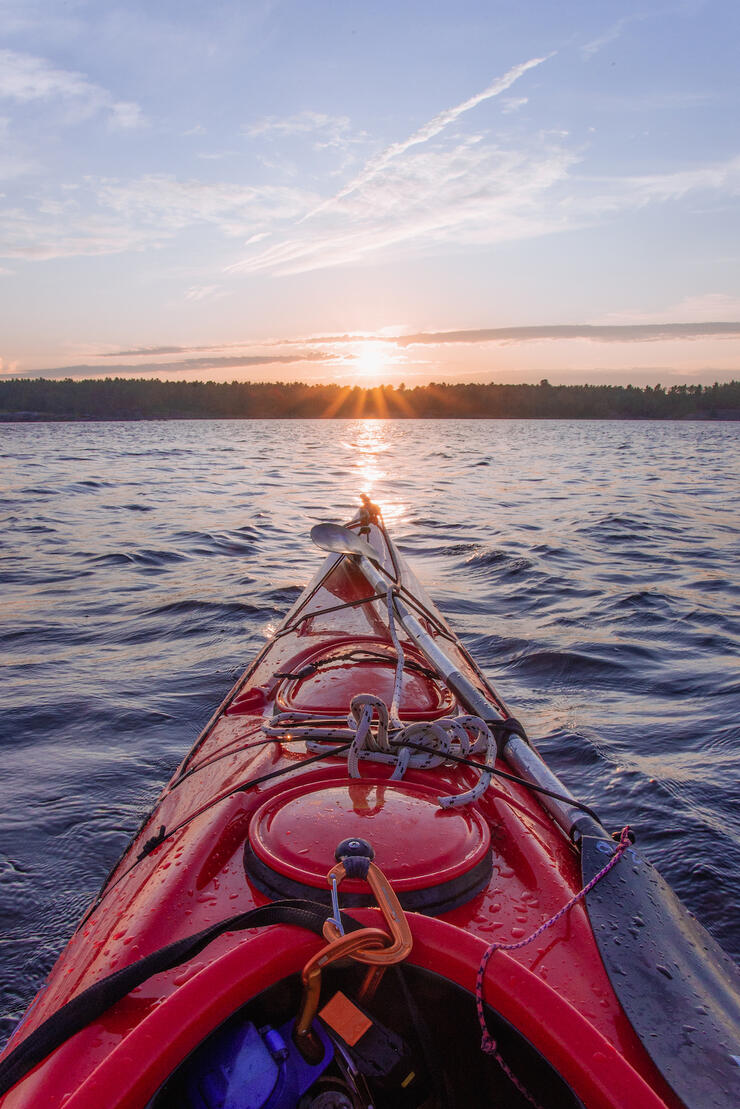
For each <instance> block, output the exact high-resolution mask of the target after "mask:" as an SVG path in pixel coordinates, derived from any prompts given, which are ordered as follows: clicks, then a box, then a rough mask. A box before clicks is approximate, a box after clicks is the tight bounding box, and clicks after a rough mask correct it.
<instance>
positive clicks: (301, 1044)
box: [293, 928, 389, 1062]
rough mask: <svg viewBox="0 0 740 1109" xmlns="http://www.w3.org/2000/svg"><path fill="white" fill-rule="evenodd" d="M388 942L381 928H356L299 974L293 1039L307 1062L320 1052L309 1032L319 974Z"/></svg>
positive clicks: (318, 993) (318, 954) (316, 1005)
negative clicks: (299, 992)
mask: <svg viewBox="0 0 740 1109" xmlns="http://www.w3.org/2000/svg"><path fill="white" fill-rule="evenodd" d="M388 939H389V937H388V934H387V933H386V932H384V931H383V930H382V928H359V929H358V930H357V931H356V932H349V933H348V934H347V935H345V936H340V935H338V936H337V938H336V939H333V940H331V941H330V942H329V943H328V944H327V945H326V947H322V948H321V950H320V951H317V952H316V954H315V955H314V956H313V957H312V958H311V959H309V960H308V962H307V963H306V965H305V967H304V968H303V971H302V973H301V980H302V982H303V997H302V999H301V1008H300V1012H299V1014H298V1019H297V1021H296V1023H295V1028H294V1029H293V1039H294V1041H295V1044H296V1047H297V1048H298V1050H299V1051H300V1053H301V1055H302V1056H303V1058H304V1059H306V1061H307V1062H316V1061H317V1060H318V1059H320V1058H321V1055H322V1053H323V1048H322V1046H321V1041H320V1040H319V1039H318V1037H317V1036H315V1035H314V1033H313V1031H312V1029H311V1025H312V1023H313V1020H314V1017H315V1016H316V1013H317V1012H318V1008H319V998H320V996H321V973H322V971H323V970H324V968H325V967H328V966H330V964H331V963H336V962H337V961H338V960H339V959H344V958H346V957H347V956H348V955H351V956H353V957H354V958H358V957H359V953H360V951H362V952H363V953H366V952H367V951H369V950H370V949H371V948H374V947H383V946H384V945H385V944H387V942H388Z"/></svg>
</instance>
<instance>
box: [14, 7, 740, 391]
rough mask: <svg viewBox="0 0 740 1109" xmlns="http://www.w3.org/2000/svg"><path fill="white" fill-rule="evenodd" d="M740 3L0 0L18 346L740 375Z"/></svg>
mask: <svg viewBox="0 0 740 1109" xmlns="http://www.w3.org/2000/svg"><path fill="white" fill-rule="evenodd" d="M739 32H740V6H738V5H737V3H736V2H734V0H732V2H731V0H677V2H670V0H669V2H666V3H664V4H663V3H650V4H647V3H642V4H637V3H635V4H631V3H629V2H624V0H622V2H619V3H617V2H614V3H612V2H600V0H591V2H590V3H585V2H584V3H580V2H573V0H560V2H559V3H557V4H555V3H552V0H549V2H530V0H520V2H514V0H512V2H508V0H507V2H493V0H489V2H485V3H484V2H480V3H472V2H465V0H459V2H456V3H454V4H453V3H439V2H437V3H435V2H429V0H427V2H425V3H417V2H415V0H411V2H406V3H401V4H398V3H393V4H391V3H385V2H378V3H368V2H367V0H365V2H364V3H358V2H355V0H342V2H339V0H336V2H329V0H310V2H308V0H284V2H277V0H265V2H251V0H242V2H241V3H233V2H231V0H223V2H220V3H219V2H214V3H210V4H208V5H206V4H203V3H191V2H187V0H185V2H183V0H180V2H177V3H175V2H169V0H164V2H161V0H160V2H157V3H156V4H151V3H147V4H145V3H134V2H126V3H119V4H116V3H105V2H100V0H98V2H97V3H86V2H82V0H71V2H69V3H65V4H61V3H60V2H59V0H55V2H49V0H18V2H16V0H0V359H1V360H2V362H1V364H0V373H2V374H14V375H18V374H21V375H26V374H31V375H38V374H41V373H43V374H46V375H56V376H60V375H61V376H67V375H69V376H73V377H86V376H95V375H98V374H120V375H136V374H146V375H152V374H157V375H158V376H169V377H178V378H183V377H184V378H188V379H191V378H199V379H204V378H212V379H224V380H232V379H243V378H251V379H261V380H266V379H272V380H277V379H282V380H295V379H298V378H300V379H306V380H322V381H335V380H336V381H341V382H352V381H358V382H359V383H367V384H370V383H374V382H375V381H378V380H384V381H392V382H393V381H395V382H397V381H400V380H405V381H406V383H407V384H415V383H420V382H423V381H426V380H430V379H433V380H450V381H455V380H507V381H526V380H539V379H540V378H541V377H543V376H547V377H548V378H549V379H550V380H551V381H594V382H597V381H609V382H618V381H623V382H627V381H632V382H633V383H635V384H638V383H643V382H656V381H661V382H662V383H663V384H664V385H670V384H671V383H674V382H683V381H690V382H696V381H714V380H728V379H729V378H732V377H740V322H738V321H740V264H739V263H740V219H739V218H738V198H739V196H740V132H739V128H738V122H737V121H738V118H740V103H739V101H740V96H739V95H738V92H739V85H740V80H739V78H738V70H739V67H738V64H737V45H738V42H739V41H740V34H739Z"/></svg>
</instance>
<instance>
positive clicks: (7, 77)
mask: <svg viewBox="0 0 740 1109" xmlns="http://www.w3.org/2000/svg"><path fill="white" fill-rule="evenodd" d="M0 98H4V99H7V100H14V101H16V102H19V103H22V104H26V103H30V102H32V101H37V100H40V101H47V102H52V103H55V104H56V103H58V102H59V101H60V100H61V101H62V102H63V103H67V104H73V105H74V106H75V113H76V115H77V118H78V119H84V118H86V117H88V116H91V115H94V114H96V113H97V112H100V111H106V112H108V113H109V125H110V126H112V127H121V128H127V129H128V128H132V127H139V126H141V124H142V123H143V116H142V113H141V109H140V108H139V106H138V105H137V104H134V103H132V102H130V101H124V100H116V99H115V98H114V97H113V96H112V95H111V94H110V93H109V92H108V91H107V90H106V89H104V88H101V87H100V86H99V85H96V84H94V83H93V82H92V81H89V80H88V79H87V77H85V76H84V74H82V73H77V72H75V71H72V70H67V69H57V68H55V67H54V66H53V65H52V64H51V63H50V62H48V61H47V60H46V59H45V58H37V57H35V56H33V55H32V54H19V53H16V52H15V51H13V50H0Z"/></svg>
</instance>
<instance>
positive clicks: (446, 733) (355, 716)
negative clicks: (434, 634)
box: [265, 589, 496, 809]
mask: <svg viewBox="0 0 740 1109" xmlns="http://www.w3.org/2000/svg"><path fill="white" fill-rule="evenodd" d="M387 598H388V629H389V631H390V635H391V640H392V641H393V646H394V648H395V650H396V659H397V661H396V673H395V679H394V682H393V695H392V697H391V703H390V708H389V707H388V706H387V705H386V703H385V701H383V700H382V699H381V698H380V697H376V696H375V695H374V694H372V693H358V694H357V695H356V696H354V697H353V698H352V701H351V704H350V712H349V715H348V717H347V724H348V728H326V729H324V728H323V727H322V728H321V739H322V741H323V742H320V741H319V740H318V739H317V730H316V728H315V727H311V725H310V721H311V719H312V714H311V713H296V712H288V713H279V714H278V715H277V716H275V717H273V719H272V720H271V721H270V724H268V725H266V727H265V732H266V733H267V735H271V736H276V737H279V736H280V735H286V736H287V734H288V733H289V734H290V736H291V738H292V739H304V740H305V741H306V748H307V750H309V751H311V752H312V753H314V752H315V753H319V752H321V751H323V750H326V743H325V741H326V740H327V739H329V740H338V741H342V740H344V741H345V742H346V740H348V739H350V740H352V745H351V747H350V748H349V750H348V751H346V752H343V753H342V754H346V757H347V770H348V773H349V776H350V778H360V777H361V776H362V775H361V773H360V762H361V761H365V762H380V763H386V764H388V765H392V766H393V767H394V769H393V773H392V774H391V780H394V781H398V780H400V779H401V778H403V776H404V774H405V773H406V771H407V770H408V768H409V767H410V766H411V767H416V768H420V769H431V768H432V767H435V766H442V765H443V764H444V763H445V761H446V760H447V755H450V754H451V755H456V756H458V757H462V758H468V757H469V756H471V755H479V754H485V762H486V764H487V765H488V766H490V767H491V768H493V765H494V761H495V757H496V742H495V740H494V738H493V735H492V733H491V730H490V728H489V727H488V725H487V724H486V722H485V721H484V720H481V718H480V717H479V716H445V717H442V718H441V719H439V720H425V721H418V722H415V723H413V724H407V725H406V726H405V727H404V725H403V723H402V722H401V718H400V704H401V690H402V684H403V669H404V661H405V656H404V652H403V648H402V646H401V643H400V641H399V639H398V635H397V633H396V621H395V614H394V611H393V594H392V592H391V590H390V589H389V590H388V591H387ZM376 717H377V724H376V726H375V730H374V731H373V727H372V725H373V721H374V719H375V718H376ZM297 720H303V721H305V724H304V725H303V726H301V725H300V724H299V725H298V726H296V723H295V722H296V721H297ZM471 733H472V735H473V736H474V738H472V739H471ZM405 743H414V744H421V745H423V746H425V747H426V748H427V750H426V751H413V750H411V749H410V748H409V747H406V746H404V744H405ZM490 781H491V774H490V772H488V771H486V770H481V771H479V775H478V781H477V782H476V784H475V786H473V787H472V789H469V790H466V791H465V792H464V793H456V794H450V795H449V796H446V797H439V798H438V801H439V804H440V806H441V808H443V809H454V808H460V806H462V805H468V804H470V802H471V801H477V800H478V798H479V797H481V796H482V795H483V794H484V793H485V791H486V790H487V789H488V786H489V784H490Z"/></svg>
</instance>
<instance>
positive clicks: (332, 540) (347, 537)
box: [311, 524, 379, 562]
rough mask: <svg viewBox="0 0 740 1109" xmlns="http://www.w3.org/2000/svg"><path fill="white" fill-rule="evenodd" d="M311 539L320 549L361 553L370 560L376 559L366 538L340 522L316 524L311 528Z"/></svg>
mask: <svg viewBox="0 0 740 1109" xmlns="http://www.w3.org/2000/svg"><path fill="white" fill-rule="evenodd" d="M311 539H312V540H313V542H314V543H315V544H316V546H317V547H321V549H322V551H331V553H332V554H346V555H361V556H362V557H363V558H369V559H370V561H371V562H377V561H378V557H379V556H378V552H377V551H376V550H375V548H374V547H371V546H370V544H369V543H368V542H366V540H364V539H362V538H360V536H359V535H357V534H356V533H355V532H354V531H350V529H349V528H343V527H341V525H340V524H316V525H315V526H314V527H312V528H311Z"/></svg>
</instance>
